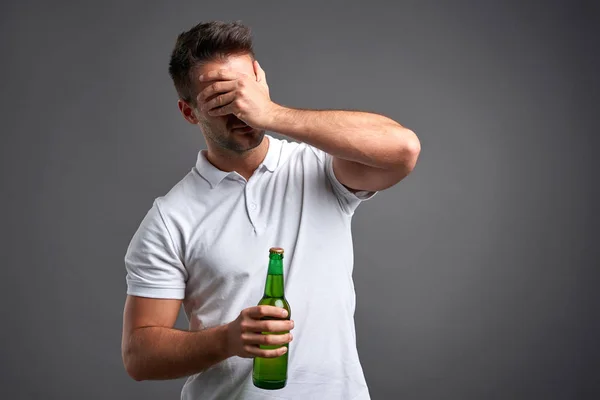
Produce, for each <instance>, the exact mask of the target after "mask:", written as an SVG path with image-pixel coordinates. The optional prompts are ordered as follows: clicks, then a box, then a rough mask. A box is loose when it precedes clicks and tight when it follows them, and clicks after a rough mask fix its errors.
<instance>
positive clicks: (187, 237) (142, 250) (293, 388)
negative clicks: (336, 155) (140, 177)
mask: <svg viewBox="0 0 600 400" xmlns="http://www.w3.org/2000/svg"><path fill="white" fill-rule="evenodd" d="M264 140H268V141H269V148H268V152H267V155H266V157H265V159H264V161H263V163H262V164H261V165H260V166H259V167H258V168H257V169H256V171H255V172H254V174H253V175H252V177H250V179H249V180H248V181H246V180H245V179H244V178H243V177H242V176H241V175H239V174H238V173H237V172H224V171H221V170H219V169H217V168H216V167H214V166H213V165H212V164H211V163H210V162H208V160H207V159H206V150H201V151H200V152H199V154H198V159H197V163H196V166H195V168H192V170H191V171H190V172H189V173H188V174H187V175H186V176H185V177H184V178H183V179H182V180H181V181H180V182H178V183H177V184H176V185H175V186H174V187H173V188H172V189H171V190H170V191H169V192H168V193H167V194H166V195H165V196H162V197H159V198H157V199H156V200H155V201H154V204H153V206H152V207H151V209H150V210H149V212H148V213H147V215H146V216H145V218H144V219H143V221H142V222H141V225H140V227H139V229H138V230H137V232H136V233H135V235H134V236H133V238H132V241H131V243H130V245H129V247H128V249H127V254H126V256H125V266H126V272H127V275H126V279H127V293H128V294H130V295H135V296H143V297H153V298H170V299H183V304H184V309H185V313H186V315H187V318H188V320H189V328H190V330H199V329H204V328H210V327H214V326H218V325H222V324H226V323H229V322H231V321H233V320H234V319H235V318H237V317H238V315H239V313H240V311H241V310H243V309H244V308H247V307H251V306H255V305H256V304H257V303H258V301H259V300H260V298H261V297H262V295H263V290H264V284H265V277H266V274H267V266H268V261H269V258H268V255H269V249H270V248H271V247H274V246H278V247H283V248H284V250H285V255H284V259H283V262H284V280H285V296H286V298H287V299H288V301H289V303H290V306H291V317H292V319H293V320H294V322H295V327H294V330H293V331H292V332H293V334H294V340H293V341H292V342H291V343H290V347H289V360H288V380H287V386H286V387H285V388H283V389H280V390H275V391H267V390H262V389H258V388H256V387H254V386H253V384H252V359H246V358H240V357H232V358H229V359H227V360H225V361H223V362H221V363H219V364H216V365H215V366H213V367H212V368H210V369H208V370H206V371H204V372H202V373H200V374H196V375H193V376H190V377H189V378H188V380H187V382H186V383H185V385H184V387H183V390H182V394H181V398H182V399H185V400H188V399H189V400H192V399H193V400H200V399H202V400H213V399H214V400H217V399H219V400H223V399H226V400H233V399H244V400H246V399H251V400H254V399H256V400H265V399H302V400H308V399H323V400H338V399H339V400H364V399H369V398H370V397H369V391H368V389H367V385H366V382H365V378H364V375H363V371H362V367H361V364H360V361H359V357H358V353H357V349H356V341H355V329H354V309H355V293H354V285H353V280H352V269H353V247H352V235H351V227H350V225H351V219H352V215H353V213H354V211H355V210H356V208H357V206H358V205H359V204H360V202H361V201H363V200H366V199H369V198H371V197H372V196H374V195H375V193H365V192H362V193H357V194H353V193H352V192H350V191H349V190H347V189H346V188H345V187H344V186H343V185H342V184H341V183H340V182H339V181H338V180H337V179H336V178H335V175H334V173H333V168H332V157H331V155H329V154H327V153H325V152H323V151H321V150H319V149H317V148H315V147H312V146H310V145H307V144H305V143H296V142H289V141H287V140H281V139H277V138H275V137H273V136H271V135H268V134H267V135H265V139H264Z"/></svg>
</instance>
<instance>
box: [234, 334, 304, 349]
mask: <svg viewBox="0 0 600 400" xmlns="http://www.w3.org/2000/svg"><path fill="white" fill-rule="evenodd" d="M242 340H243V341H244V343H245V344H260V345H266V346H281V345H284V344H287V343H289V342H291V341H292V340H293V336H292V334H291V333H284V334H283V335H262V334H260V333H251V332H247V333H243V334H242Z"/></svg>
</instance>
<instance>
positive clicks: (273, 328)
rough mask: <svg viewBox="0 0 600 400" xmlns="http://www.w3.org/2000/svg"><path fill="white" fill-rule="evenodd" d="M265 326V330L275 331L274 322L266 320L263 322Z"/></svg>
mask: <svg viewBox="0 0 600 400" xmlns="http://www.w3.org/2000/svg"><path fill="white" fill-rule="evenodd" d="M265 328H266V329H267V332H275V329H276V328H277V327H276V325H275V323H274V322H267V323H266V324H265Z"/></svg>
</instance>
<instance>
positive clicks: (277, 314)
mask: <svg viewBox="0 0 600 400" xmlns="http://www.w3.org/2000/svg"><path fill="white" fill-rule="evenodd" d="M244 312H245V313H246V315H247V316H248V317H250V318H253V319H261V318H264V317H274V318H285V317H287V310H286V309H285V308H281V307H275V306H255V307H249V308H246V309H245V310H244Z"/></svg>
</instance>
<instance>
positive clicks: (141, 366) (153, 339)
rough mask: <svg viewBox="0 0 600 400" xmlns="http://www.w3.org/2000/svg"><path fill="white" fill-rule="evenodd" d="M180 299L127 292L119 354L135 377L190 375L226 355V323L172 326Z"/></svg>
mask: <svg viewBox="0 0 600 400" xmlns="http://www.w3.org/2000/svg"><path fill="white" fill-rule="evenodd" d="M180 307H181V300H163V299H151V298H143V297H135V296H127V300H126V302H125V310H124V313H123V341H122V354H123V362H124V364H125V368H126V370H127V372H128V373H129V375H130V376H131V377H132V378H133V379H135V380H152V379H176V378H181V377H184V376H189V375H193V374H195V373H198V372H200V371H201V370H203V369H205V368H208V367H210V366H211V365H214V364H216V363H218V362H220V361H223V360H224V359H226V358H227V357H229V352H228V351H227V334H226V326H219V327H215V328H211V329H206V330H202V331H197V332H187V331H181V330H178V329H173V326H174V325H175V321H176V320H177V315H178V314H179V309H180Z"/></svg>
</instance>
